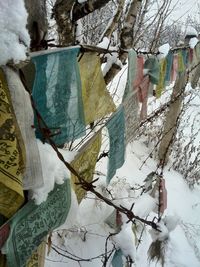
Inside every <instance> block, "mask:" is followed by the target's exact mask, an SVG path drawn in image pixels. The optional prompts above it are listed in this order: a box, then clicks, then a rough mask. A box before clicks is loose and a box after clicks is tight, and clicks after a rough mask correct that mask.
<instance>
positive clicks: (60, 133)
mask: <svg viewBox="0 0 200 267" xmlns="http://www.w3.org/2000/svg"><path fill="white" fill-rule="evenodd" d="M78 53H79V48H77V47H76V48H74V47H72V48H67V49H65V50H61V51H56V52H50V53H47V52H43V54H41V53H39V54H38V53H37V54H36V55H34V54H33V55H32V60H33V62H34V63H35V66H36V77H35V81H34V86H33V92H32V94H33V99H34V102H35V105H36V108H37V109H38V111H39V113H40V114H41V116H42V118H43V119H44V121H45V123H46V124H47V126H48V128H49V129H50V131H51V132H50V136H51V138H52V139H53V140H54V142H55V143H56V145H63V144H64V143H65V142H68V141H71V140H74V139H76V138H79V137H82V136H83V135H85V120H84V112H83V103H82V94H81V80H80V73H79V67H78V63H77V55H78ZM35 127H36V136H37V137H39V138H41V139H43V136H42V135H41V132H40V129H39V128H40V127H44V126H43V125H42V126H41V125H38V120H37V118H36V117H35Z"/></svg>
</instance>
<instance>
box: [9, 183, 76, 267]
mask: <svg viewBox="0 0 200 267" xmlns="http://www.w3.org/2000/svg"><path fill="white" fill-rule="evenodd" d="M70 205H71V186H70V180H69V179H66V180H65V182H64V183H63V184H61V185H58V184H55V187H54V190H53V191H51V192H50V193H49V195H48V198H47V200H46V201H45V202H43V203H42V204H40V205H36V204H35V203H34V201H33V200H31V201H29V202H28V203H27V204H26V205H25V206H24V207H23V208H22V209H20V210H19V211H18V212H17V213H16V214H15V215H14V216H13V218H11V220H10V235H9V237H8V239H7V242H6V244H5V248H6V257H7V264H8V267H25V266H26V262H27V260H28V259H29V258H30V256H31V255H32V253H33V252H34V251H35V250H36V248H37V247H38V246H39V245H40V244H41V242H42V240H43V238H44V237H45V236H47V234H48V232H50V231H52V230H54V229H55V228H57V227H59V226H60V225H62V224H63V223H64V222H65V220H66V218H67V215H68V212H69V209H70Z"/></svg>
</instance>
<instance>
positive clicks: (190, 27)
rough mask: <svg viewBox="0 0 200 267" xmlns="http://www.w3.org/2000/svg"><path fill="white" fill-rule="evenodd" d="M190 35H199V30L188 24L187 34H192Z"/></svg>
mask: <svg viewBox="0 0 200 267" xmlns="http://www.w3.org/2000/svg"><path fill="white" fill-rule="evenodd" d="M190 35H194V36H198V33H197V31H196V30H195V28H194V27H192V26H188V27H187V29H186V33H185V36H190Z"/></svg>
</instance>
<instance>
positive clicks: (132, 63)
mask: <svg viewBox="0 0 200 267" xmlns="http://www.w3.org/2000/svg"><path fill="white" fill-rule="evenodd" d="M136 70H137V53H136V52H135V51H134V50H133V49H130V50H129V52H128V73H127V82H126V87H125V90H124V95H123V101H124V100H125V98H126V97H127V95H129V94H130V93H131V92H132V91H133V81H134V79H135V77H136Z"/></svg>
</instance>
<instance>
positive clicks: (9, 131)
mask: <svg viewBox="0 0 200 267" xmlns="http://www.w3.org/2000/svg"><path fill="white" fill-rule="evenodd" d="M0 105H1V109H0V118H1V120H0V214H2V215H4V216H5V217H6V218H9V217H11V216H12V215H13V214H14V213H15V212H16V211H17V210H18V209H19V208H20V206H21V205H22V204H23V202H24V194H23V188H22V172H23V170H24V166H25V162H24V158H25V157H24V153H23V151H24V146H23V141H22V137H21V133H20V130H19V128H18V125H17V121H16V118H15V114H14V111H13V107H12V103H11V98H10V94H9V89H8V86H7V83H6V79H5V76H4V73H3V71H2V70H1V69H0Z"/></svg>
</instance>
